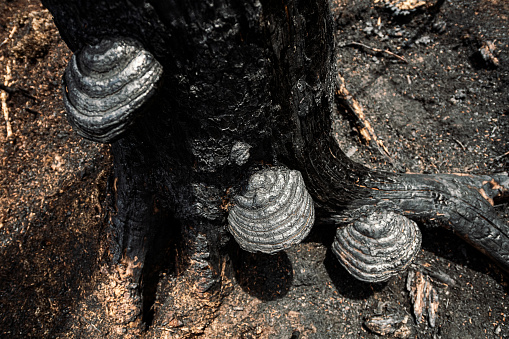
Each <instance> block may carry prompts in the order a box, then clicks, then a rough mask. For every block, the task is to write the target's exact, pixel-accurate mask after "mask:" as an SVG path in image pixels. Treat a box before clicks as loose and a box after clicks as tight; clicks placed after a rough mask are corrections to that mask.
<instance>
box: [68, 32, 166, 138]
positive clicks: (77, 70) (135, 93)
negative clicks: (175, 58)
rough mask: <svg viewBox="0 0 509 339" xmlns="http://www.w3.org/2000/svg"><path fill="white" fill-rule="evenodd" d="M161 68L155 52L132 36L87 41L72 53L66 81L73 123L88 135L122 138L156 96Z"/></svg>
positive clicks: (69, 111) (87, 136)
mask: <svg viewBox="0 0 509 339" xmlns="http://www.w3.org/2000/svg"><path fill="white" fill-rule="evenodd" d="M162 72H163V69H162V66H161V64H160V63H159V62H158V61H157V60H156V59H155V58H154V56H153V55H152V54H151V53H150V52H148V51H146V50H145V49H144V48H143V46H142V45H141V44H140V43H139V42H137V41H135V40H133V39H130V38H111V39H103V40H102V41H101V42H99V43H98V44H97V45H87V46H85V47H84V48H83V49H81V50H80V51H78V52H77V53H76V54H74V55H73V56H72V58H71V60H70V61H69V64H68V66H67V68H66V70H65V74H64V77H63V80H62V82H63V84H62V86H63V99H64V104H65V108H66V111H67V117H68V119H69V122H70V123H71V124H72V125H73V126H74V128H75V129H76V131H77V132H78V134H80V135H81V136H83V137H85V138H87V139H90V140H93V141H97V142H111V141H113V140H115V139H117V138H118V137H119V136H120V135H121V134H122V133H124V132H125V131H126V130H127V129H128V127H129V126H130V125H131V124H132V123H133V121H134V120H135V118H136V117H137V116H138V115H139V114H140V113H141V112H142V111H143V109H142V108H143V106H144V105H145V104H146V103H147V101H148V100H149V99H150V98H151V97H152V96H153V95H154V93H155V91H156V87H157V83H158V81H159V79H160V77H161V74H162Z"/></svg>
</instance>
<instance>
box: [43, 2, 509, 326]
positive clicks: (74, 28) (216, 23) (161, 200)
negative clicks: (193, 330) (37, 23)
mask: <svg viewBox="0 0 509 339" xmlns="http://www.w3.org/2000/svg"><path fill="white" fill-rule="evenodd" d="M42 2H43V4H44V5H45V6H46V7H47V8H48V9H49V10H50V11H51V12H52V13H53V15H54V18H55V22H56V24H57V26H58V28H59V30H60V33H61V36H62V38H63V39H64V40H65V42H66V43H67V44H68V46H69V47H70V48H71V50H72V51H73V52H75V53H76V52H79V51H80V50H81V49H82V48H83V47H84V46H85V45H94V44H97V43H98V41H100V40H101V39H102V38H105V37H115V36H121V37H129V38H133V39H135V40H137V41H139V42H140V43H141V44H142V45H143V46H144V48H145V49H147V50H148V51H150V52H151V53H152V54H153V55H154V56H155V57H156V58H157V60H158V61H159V62H160V63H161V65H162V67H163V76H162V81H161V85H160V88H159V89H158V93H157V94H156V97H155V99H154V100H153V102H152V104H151V106H150V107H149V108H148V109H146V110H145V112H144V113H143V114H142V115H141V116H139V117H138V118H137V120H136V121H135V123H134V125H133V126H132V127H131V128H130V130H129V131H127V132H126V133H125V134H124V135H122V137H121V138H120V139H118V140H117V141H115V142H113V143H112V152H113V155H114V168H115V170H114V171H115V173H114V175H115V185H114V186H115V188H116V206H115V208H116V215H115V216H114V219H113V231H112V233H113V236H114V239H115V242H116V246H113V248H112V253H113V254H114V260H115V261H116V262H120V263H121V264H123V265H125V266H127V267H129V270H128V271H129V272H128V273H129V279H131V281H134V282H139V281H140V277H141V274H142V272H143V265H144V262H145V257H146V255H147V251H148V250H149V249H150V247H151V244H152V242H153V241H154V239H153V238H154V235H155V234H156V231H155V230H156V229H157V228H158V227H173V226H172V225H173V224H174V223H173V222H172V220H173V218H176V219H177V220H178V221H179V224H180V233H181V235H182V241H181V243H182V244H181V248H182V254H183V257H184V260H182V262H181V263H180V266H179V267H181V269H182V274H181V277H183V278H182V279H183V280H182V281H185V284H184V285H183V286H185V287H186V288H189V290H190V291H191V292H189V293H191V294H193V295H195V297H196V298H202V299H207V300H218V298H220V296H221V295H222V294H223V293H222V292H225V289H224V288H222V284H221V280H222V276H223V275H225V274H226V275H227V274H228V271H227V270H225V267H227V266H228V265H226V264H225V263H227V261H228V260H229V259H228V252H227V250H226V249H225V244H226V243H227V241H228V240H229V239H230V237H229V234H228V232H227V228H226V224H227V220H226V218H227V209H228V208H227V206H228V204H229V202H230V199H231V197H232V196H233V195H235V194H236V193H239V192H241V190H242V187H243V185H244V184H245V182H246V180H247V179H248V178H249V176H250V174H252V173H254V172H255V171H257V170H259V169H260V168H263V167H265V166H268V165H284V166H286V167H288V168H291V169H297V170H299V171H300V172H301V173H302V175H303V177H304V180H305V182H306V186H307V188H308V190H309V192H310V194H311V196H312V197H313V200H314V202H315V206H316V209H317V215H318V220H317V223H316V224H315V227H319V222H320V220H328V221H330V220H333V221H334V222H336V223H338V225H339V224H341V223H343V222H345V221H348V220H351V219H355V218H356V216H357V215H359V214H361V213H363V211H365V210H369V209H371V208H375V207H376V208H381V209H387V210H392V211H396V212H399V213H401V214H403V215H405V216H407V217H409V218H412V219H418V220H426V219H438V220H441V221H442V222H443V223H444V225H446V227H450V228H452V229H453V230H454V231H455V232H457V233H458V234H459V235H460V236H462V237H464V238H465V239H467V240H468V241H469V242H471V243H473V244H474V245H475V246H476V247H477V248H479V249H480V250H481V251H483V252H484V253H486V254H488V255H489V256H490V257H492V258H493V259H495V260H496V261H497V262H498V263H499V264H501V265H502V266H503V267H504V268H506V269H507V268H509V230H508V227H507V225H506V224H505V223H503V222H502V221H500V220H499V219H498V218H497V216H496V213H495V211H494V210H493V209H492V207H491V205H490V203H489V200H490V199H493V198H495V197H497V196H500V195H501V194H503V192H506V191H507V190H506V189H505V188H504V185H503V184H504V182H505V183H507V177H489V176H478V177H475V176H458V175H419V174H397V173H388V172H378V171H372V170H369V169H368V168H366V167H364V166H362V165H360V164H357V163H355V162H352V161H351V160H350V159H349V158H348V157H347V156H346V155H345V154H344V153H343V152H342V151H341V149H340V148H339V146H338V144H337V143H336V141H335V140H334V138H333V136H332V134H331V118H330V113H331V111H332V109H333V102H334V92H335V89H336V85H337V79H336V76H337V73H336V70H335V68H334V41H333V21H332V17H331V13H330V9H329V4H328V1H326V0H316V1H301V0H295V1H293V0H288V1H266V0H262V1H249V0H248V1H243V2H242V3H240V2H238V1H229V0H215V1H198V2H196V1H178V0H168V1H156V0H152V1H143V0H132V1H126V0H116V1H100V0H94V1H90V0H80V1H61V0H43V1H42ZM345 104H346V103H345ZM238 143H241V144H242V145H243V147H244V148H245V149H249V158H248V159H247V160H244V159H243V160H242V161H241V160H238V159H236V155H235V154H234V152H232V148H233V146H234V145H235V144H238ZM222 272H223V274H222ZM133 303H134V304H139V310H137V311H133V312H132V313H130V315H129V316H126V318H125V319H123V320H122V321H123V322H124V323H125V324H127V323H130V322H137V321H138V322H139V321H140V319H141V318H140V310H141V306H140V305H141V299H139V296H138V297H136V296H135V297H133Z"/></svg>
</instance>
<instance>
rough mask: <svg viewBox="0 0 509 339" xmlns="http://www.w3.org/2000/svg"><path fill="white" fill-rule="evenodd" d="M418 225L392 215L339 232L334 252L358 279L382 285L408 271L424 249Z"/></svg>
mask: <svg viewBox="0 0 509 339" xmlns="http://www.w3.org/2000/svg"><path fill="white" fill-rule="evenodd" d="M421 242H422V236H421V232H420V230H419V228H418V226H417V224H416V223H415V222H414V221H412V220H410V219H408V218H406V217H404V216H402V215H399V214H396V213H394V212H388V211H379V212H378V211H377V212H373V213H371V214H370V215H368V216H367V217H363V218H360V219H358V220H356V221H354V222H352V223H350V224H348V225H347V226H346V227H342V228H338V230H337V232H336V237H335V239H334V242H333V244H332V251H333V252H334V254H335V255H336V257H337V258H338V259H339V262H340V263H341V264H342V265H343V266H344V267H345V268H346V270H347V271H348V272H350V274H352V275H353V276H354V277H355V278H357V279H359V280H362V281H366V282H381V281H385V280H387V279H389V278H390V277H392V276H394V275H396V274H398V273H399V272H401V271H403V270H405V269H406V268H407V267H408V265H409V264H410V263H411V262H412V261H413V259H414V257H415V256H416V254H417V253H418V252H419V250H420V248H421Z"/></svg>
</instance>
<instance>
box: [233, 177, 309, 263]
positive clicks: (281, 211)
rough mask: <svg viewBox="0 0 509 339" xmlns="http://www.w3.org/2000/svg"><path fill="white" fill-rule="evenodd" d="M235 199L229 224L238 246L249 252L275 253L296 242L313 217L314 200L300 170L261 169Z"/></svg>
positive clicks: (302, 235) (305, 233)
mask: <svg viewBox="0 0 509 339" xmlns="http://www.w3.org/2000/svg"><path fill="white" fill-rule="evenodd" d="M234 200H235V205H234V207H233V208H232V209H231V210H230V212H229V215H228V227H229V230H230V233H231V234H232V235H233V237H234V238H235V240H236V241H237V243H238V244H239V245H240V247H242V248H243V249H245V250H246V251H249V252H257V251H259V252H263V253H274V252H277V251H280V250H283V249H286V248H288V247H290V246H291V245H294V244H298V243H299V242H300V241H302V239H304V238H305V237H306V236H307V235H308V233H309V231H310V230H311V227H312V226H313V223H314V220H315V211H314V206H313V200H312V199H311V196H310V195H309V193H308V192H307V190H306V186H305V184H304V180H303V179H302V175H301V174H300V172H299V171H294V170H293V171H292V170H289V169H286V168H282V167H272V168H268V169H264V170H261V171H259V172H257V173H255V174H253V175H252V176H251V177H250V178H249V183H248V185H247V187H246V191H245V192H244V194H243V195H238V196H236V197H235V198H234Z"/></svg>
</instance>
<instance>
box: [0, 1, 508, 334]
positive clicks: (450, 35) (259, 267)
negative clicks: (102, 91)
mask: <svg viewBox="0 0 509 339" xmlns="http://www.w3.org/2000/svg"><path fill="white" fill-rule="evenodd" d="M410 2H412V1H410ZM413 3H419V1H413ZM428 3H434V1H433V2H432V1H429V2H428ZM332 6H333V8H334V15H335V18H336V22H337V34H336V42H337V45H338V48H337V55H338V71H339V73H340V74H341V75H342V76H343V77H344V79H345V83H346V86H347V88H348V90H349V91H350V93H351V94H353V96H354V97H355V98H356V99H357V100H358V101H359V102H360V104H361V105H362V107H363V109H364V114H365V115H366V117H367V119H368V120H369V121H370V122H371V124H372V125H373V128H374V131H375V133H376V135H377V137H378V139H380V140H382V141H383V143H384V145H385V147H386V148H387V150H388V151H389V154H390V157H388V156H387V155H384V154H382V153H381V152H380V151H379V150H378V149H375V148H373V147H371V146H368V145H365V144H364V143H363V141H362V140H361V139H360V138H359V133H358V131H357V130H356V127H355V125H354V124H352V123H351V120H352V119H351V117H349V116H348V115H346V114H344V113H343V112H335V115H334V117H335V120H334V131H335V133H336V136H337V139H338V142H339V143H340V145H341V147H342V148H343V150H344V151H345V152H346V153H347V154H348V155H349V156H351V157H352V158H353V159H354V160H356V161H359V162H361V163H364V164H366V165H367V166H370V167H372V168H380V169H385V170H391V171H407V172H422V173H439V172H441V173H453V172H461V173H473V174H480V173H494V172H504V171H509V154H508V153H507V152H509V29H508V25H509V3H508V2H506V1H504V0H472V1H461V0H458V1H446V2H444V3H443V4H442V5H441V6H440V7H439V8H438V9H437V10H434V9H433V8H432V7H426V6H423V7H420V8H417V10H416V11H415V12H412V13H409V14H408V15H399V16H397V15H395V13H394V10H393V9H390V8H389V7H388V6H386V5H385V4H384V2H383V1H381V0H380V1H376V0H357V1H353V0H351V1H350V0H335V1H332ZM0 13H2V14H1V15H0V84H1V85H4V86H7V87H8V88H9V90H10V91H11V93H10V94H9V95H8V96H7V95H5V106H6V107H7V110H5V109H4V110H2V115H1V118H2V119H0V142H1V143H0V156H1V161H0V167H1V171H0V183H1V195H0V257H1V261H0V262H1V265H0V337H5V338H27V337H36V338H54V337H56V338H108V337H115V336H117V337H122V331H121V330H120V332H119V333H117V332H116V331H117V330H118V327H117V326H115V324H113V320H112V319H115V315H112V314H111V313H112V312H114V311H115V310H117V308H115V307H112V306H111V302H115V297H119V294H120V293H123V292H125V291H123V290H122V289H120V288H119V286H118V285H116V284H115V283H111V280H108V277H109V276H111V272H109V271H108V268H107V252H108V248H107V247H108V239H107V225H108V221H109V220H108V218H109V210H110V208H111V205H112V204H111V201H112V198H111V185H113V180H112V176H111V156H110V154H109V148H108V147H107V146H102V145H97V144H94V143H91V142H88V141H86V140H83V139H81V138H80V137H78V136H77V135H76V134H75V133H74V132H73V131H72V129H71V128H70V126H69V124H68V123H67V121H66V120H65V116H64V109H63V105H62V103H61V97H60V77H61V75H62V73H63V69H64V67H65V65H66V63H67V60H68V59H69V58H70V55H71V54H70V52H69V50H68V49H67V47H66V46H65V44H64V43H63V42H62V41H61V40H60V38H59V36H58V32H57V30H56V28H55V27H54V25H53V24H52V22H51V20H50V15H49V14H48V13H47V12H45V11H44V9H43V8H42V6H40V4H39V3H38V2H37V1H32V0H12V1H6V0H0ZM483 54H484V55H483ZM0 92H2V91H1V90H0ZM6 112H7V113H6ZM9 127H10V129H9ZM11 131H12V132H11ZM507 204H508V203H507V201H499V202H497V205H496V209H497V211H498V212H499V213H500V216H501V217H502V218H504V220H506V221H507V222H509V212H508V208H507V206H508V205H507ZM419 226H420V227H421V229H422V231H423V249H422V251H421V253H420V254H419V256H418V258H417V260H416V262H415V264H414V265H413V266H412V267H411V268H410V270H409V271H408V272H406V273H404V274H401V275H399V276H397V277H394V278H392V279H390V280H389V281H388V282H387V283H383V284H366V283H361V282H358V281H356V280H355V279H354V278H352V277H351V276H349V274H348V273H347V272H346V271H345V270H344V269H343V268H342V267H341V265H340V264H338V262H337V261H336V259H335V258H334V257H333V255H332V253H331V251H330V245H331V242H332V239H333V236H334V231H335V230H334V227H330V226H323V227H315V230H314V231H313V232H312V233H311V235H310V236H309V237H308V239H306V241H305V242H304V243H303V244H301V245H299V246H295V247H294V248H292V249H290V250H288V251H284V252H281V253H278V254H276V255H272V256H271V255H261V254H249V253H246V252H243V251H241V250H239V249H238V248H237V247H236V246H235V245H232V247H231V248H230V253H231V256H232V257H233V258H235V260H234V262H233V269H234V271H235V274H234V275H233V276H234V280H233V281H228V282H225V285H226V286H228V287H229V288H231V289H232V293H230V294H229V296H228V297H226V299H224V300H223V301H222V303H219V304H218V305H216V307H218V311H217V313H216V314H217V316H216V317H215V318H214V319H205V320H203V319H202V320H203V321H202V323H192V322H191V321H190V320H189V319H186V317H185V310H182V309H181V308H179V307H174V308H170V306H171V305H176V304H178V303H179V301H178V300H177V301H175V300H173V301H172V300H171V298H172V296H174V295H175V294H174V292H173V291H175V289H177V288H178V286H179V280H178V277H176V273H175V271H174V266H173V265H172V264H171V263H164V262H162V261H161V258H158V262H159V264H158V265H154V267H153V269H154V272H153V274H152V275H151V281H150V285H151V287H152V288H151V289H150V290H149V291H148V292H147V293H148V294H146V295H145V297H146V298H149V299H150V300H152V301H153V305H152V307H151V308H150V309H149V310H150V312H147V314H150V316H149V317H147V319H146V320H147V321H148V324H147V325H148V328H147V332H146V334H145V336H144V337H146V338H177V337H185V336H192V335H193V333H194V334H196V335H201V336H202V337H204V338H380V337H398V338H476V339H477V338H509V324H508V321H507V320H506V317H507V316H508V315H509V310H508V307H509V300H508V295H507V293H508V288H509V287H508V283H507V281H508V279H509V276H508V275H504V274H503V273H502V272H501V271H500V270H499V269H498V268H497V267H496V265H495V264H494V263H493V262H492V261H490V260H489V259H487V258H486V257H485V256H483V255H482V254H480V253H479V252H478V251H477V250H475V249H474V248H472V247H471V246H470V245H468V244H466V243H465V242H463V241H462V240H460V239H459V238H457V237H456V236H455V235H454V234H453V233H451V232H449V231H447V230H445V229H443V228H441V227H438V226H439V225H428V224H423V225H419ZM168 251H171V248H169V249H168ZM161 262H162V263H161ZM147 284H149V283H148V282H147ZM423 286H428V287H423ZM419 288H423V291H424V292H426V293H428V295H431V296H436V297H434V298H433V297H432V298H430V297H428V298H421V299H419V300H420V301H424V302H423V303H421V304H419V302H420V301H419V300H416V301H412V297H411V295H412V294H415V291H416V290H418V289H419ZM412 291H413V292H412ZM417 299H418V298H417ZM168 300H170V301H168ZM416 304H417V306H419V307H415V310H414V306H415V305H416ZM169 305H170V306H169ZM419 311H422V316H421V317H420V318H419V316H416V313H417V314H418V313H419ZM377 319H384V320H385V321H386V322H388V323H389V326H386V328H388V329H389V330H392V333H388V334H385V335H381V334H380V333H382V332H383V331H382V330H380V329H378V333H379V334H376V333H375V332H376V331H377V330H376V328H375V326H374V325H369V324H368V322H367V320H372V321H373V322H374V323H376V320H377ZM391 321H392V323H391ZM369 327H371V328H372V329H369ZM389 330H387V332H391V331H389ZM374 331H375V332H374Z"/></svg>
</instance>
